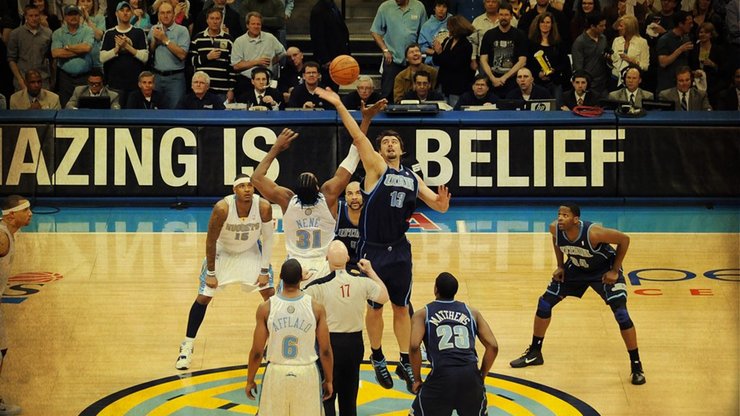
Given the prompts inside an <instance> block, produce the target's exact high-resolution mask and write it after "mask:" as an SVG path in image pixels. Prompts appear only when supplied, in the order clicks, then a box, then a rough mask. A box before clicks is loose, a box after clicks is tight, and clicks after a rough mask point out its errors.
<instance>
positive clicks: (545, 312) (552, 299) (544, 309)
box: [536, 293, 561, 319]
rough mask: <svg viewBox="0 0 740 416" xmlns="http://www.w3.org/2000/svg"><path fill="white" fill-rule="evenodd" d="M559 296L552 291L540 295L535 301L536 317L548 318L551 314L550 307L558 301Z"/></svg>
mask: <svg viewBox="0 0 740 416" xmlns="http://www.w3.org/2000/svg"><path fill="white" fill-rule="evenodd" d="M560 300H561V299H560V298H559V297H557V296H555V295H553V294H552V293H545V294H544V295H542V296H540V299H539V301H538V302H537V313H536V315H537V317H538V318H542V319H549V318H550V317H551V316H552V308H554V307H555V305H557V304H558V302H560Z"/></svg>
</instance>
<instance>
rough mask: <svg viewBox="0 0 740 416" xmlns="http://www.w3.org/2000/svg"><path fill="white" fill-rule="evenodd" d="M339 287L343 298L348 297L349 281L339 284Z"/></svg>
mask: <svg viewBox="0 0 740 416" xmlns="http://www.w3.org/2000/svg"><path fill="white" fill-rule="evenodd" d="M339 289H340V290H341V291H342V297H343V298H348V297H349V283H347V284H344V285H342V286H339Z"/></svg>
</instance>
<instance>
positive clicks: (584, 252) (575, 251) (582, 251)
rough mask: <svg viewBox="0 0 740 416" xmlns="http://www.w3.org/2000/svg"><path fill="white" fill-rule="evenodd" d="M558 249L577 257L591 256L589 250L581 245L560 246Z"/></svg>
mask: <svg viewBox="0 0 740 416" xmlns="http://www.w3.org/2000/svg"><path fill="white" fill-rule="evenodd" d="M560 250H561V251H562V252H563V253H564V254H567V255H569V256H577V257H587V258H589V257H593V255H592V254H591V251H590V250H588V249H586V248H583V247H576V246H561V247H560Z"/></svg>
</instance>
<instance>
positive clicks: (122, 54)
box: [100, 1, 149, 105]
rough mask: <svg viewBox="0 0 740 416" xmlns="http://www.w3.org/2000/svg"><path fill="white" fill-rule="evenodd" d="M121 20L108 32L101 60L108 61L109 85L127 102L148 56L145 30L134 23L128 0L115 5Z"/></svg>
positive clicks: (123, 101) (120, 98) (106, 69)
mask: <svg viewBox="0 0 740 416" xmlns="http://www.w3.org/2000/svg"><path fill="white" fill-rule="evenodd" d="M116 16H118V24H117V25H116V26H115V27H112V28H111V29H110V30H108V31H106V32H105V36H104V37H103V47H102V49H101V51H100V60H101V61H102V62H103V64H104V65H105V75H106V79H107V80H108V87H109V88H111V89H113V90H115V91H116V92H117V93H118V94H119V96H120V97H119V100H120V102H122V103H124V105H125V103H126V102H127V100H128V95H129V94H130V93H132V92H134V91H136V90H137V89H138V86H137V82H138V76H137V74H139V73H141V71H143V70H144V66H145V65H146V63H147V61H148V60H149V49H148V48H147V42H146V33H144V31H143V30H141V29H139V28H136V27H133V26H132V25H131V18H132V17H133V10H132V9H131V5H130V4H129V3H128V2H126V1H121V2H119V3H118V4H117V5H116Z"/></svg>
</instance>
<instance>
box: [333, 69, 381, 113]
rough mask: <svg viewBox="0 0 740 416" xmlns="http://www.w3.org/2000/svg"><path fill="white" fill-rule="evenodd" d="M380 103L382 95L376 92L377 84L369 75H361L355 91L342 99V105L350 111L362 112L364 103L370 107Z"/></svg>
mask: <svg viewBox="0 0 740 416" xmlns="http://www.w3.org/2000/svg"><path fill="white" fill-rule="evenodd" d="M378 101H380V94H378V92H377V91H375V82H373V79H372V78H370V76H369V75H360V78H358V79H357V85H356V86H355V90H354V91H352V92H350V93H348V94H347V95H345V96H344V97H342V103H343V104H344V106H345V107H347V109H348V110H361V109H362V103H363V102H364V103H365V106H370V105H372V104H375V103H376V102H378Z"/></svg>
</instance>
